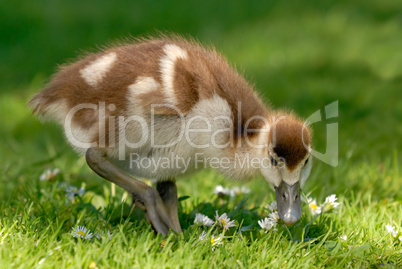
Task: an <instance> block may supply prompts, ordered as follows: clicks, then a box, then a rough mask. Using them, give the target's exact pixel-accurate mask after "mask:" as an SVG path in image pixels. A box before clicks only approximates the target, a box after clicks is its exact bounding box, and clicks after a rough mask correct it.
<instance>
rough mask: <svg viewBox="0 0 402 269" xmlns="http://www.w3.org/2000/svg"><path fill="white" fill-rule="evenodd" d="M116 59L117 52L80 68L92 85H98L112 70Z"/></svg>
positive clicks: (86, 80) (85, 78)
mask: <svg viewBox="0 0 402 269" xmlns="http://www.w3.org/2000/svg"><path fill="white" fill-rule="evenodd" d="M116 59H117V54H116V53H115V52H111V53H109V54H106V55H103V56H102V57H100V58H98V59H96V60H95V61H93V62H92V63H90V64H89V65H88V66H86V67H85V68H83V69H81V70H80V73H81V76H82V78H83V79H84V80H85V82H86V83H88V84H89V85H91V86H92V87H96V86H97V85H98V84H99V82H101V81H102V79H103V78H104V77H105V75H106V73H107V72H108V71H109V70H110V68H111V67H112V65H113V63H114V62H115V61H116Z"/></svg>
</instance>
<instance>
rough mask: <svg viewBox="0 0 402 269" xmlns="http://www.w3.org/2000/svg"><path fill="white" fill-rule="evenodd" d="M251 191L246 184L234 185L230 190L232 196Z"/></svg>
mask: <svg viewBox="0 0 402 269" xmlns="http://www.w3.org/2000/svg"><path fill="white" fill-rule="evenodd" d="M248 193H250V189H249V188H247V187H246V186H241V187H240V188H239V187H237V186H234V187H233V188H232V189H231V190H230V196H231V197H234V196H236V195H241V194H248Z"/></svg>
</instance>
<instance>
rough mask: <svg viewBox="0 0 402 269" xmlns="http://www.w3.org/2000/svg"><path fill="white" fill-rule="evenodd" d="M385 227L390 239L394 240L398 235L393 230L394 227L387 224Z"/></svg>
mask: <svg viewBox="0 0 402 269" xmlns="http://www.w3.org/2000/svg"><path fill="white" fill-rule="evenodd" d="M385 227H386V228H387V231H388V232H389V233H390V234H391V235H392V237H393V238H396V236H397V235H398V231H396V230H395V227H394V226H392V225H389V224H387V226H385Z"/></svg>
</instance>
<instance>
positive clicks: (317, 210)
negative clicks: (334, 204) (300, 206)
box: [307, 198, 322, 216]
mask: <svg viewBox="0 0 402 269" xmlns="http://www.w3.org/2000/svg"><path fill="white" fill-rule="evenodd" d="M307 203H308V207H309V208H310V211H311V214H312V215H313V216H315V215H318V214H320V213H321V210H322V207H321V206H318V205H317V201H316V200H315V199H314V200H313V198H307Z"/></svg>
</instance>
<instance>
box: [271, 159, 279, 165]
mask: <svg viewBox="0 0 402 269" xmlns="http://www.w3.org/2000/svg"><path fill="white" fill-rule="evenodd" d="M271 163H272V165H273V166H277V165H278V162H277V161H276V160H275V159H274V158H273V157H271Z"/></svg>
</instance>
